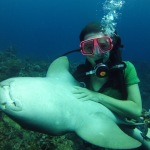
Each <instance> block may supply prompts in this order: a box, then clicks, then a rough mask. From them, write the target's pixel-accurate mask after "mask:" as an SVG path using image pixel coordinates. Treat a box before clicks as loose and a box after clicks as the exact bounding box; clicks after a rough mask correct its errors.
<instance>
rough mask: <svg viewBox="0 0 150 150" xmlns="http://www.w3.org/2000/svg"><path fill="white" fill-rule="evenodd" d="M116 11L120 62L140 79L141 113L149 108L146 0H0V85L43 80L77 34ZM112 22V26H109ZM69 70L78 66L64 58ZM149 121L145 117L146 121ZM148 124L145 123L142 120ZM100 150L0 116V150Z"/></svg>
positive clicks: (149, 1)
mask: <svg viewBox="0 0 150 150" xmlns="http://www.w3.org/2000/svg"><path fill="white" fill-rule="evenodd" d="M110 1H113V2H117V4H118V3H119V4H120V2H124V3H123V5H122V6H121V7H120V9H116V12H115V14H116V18H115V20H113V21H114V22H115V26H114V28H115V29H116V30H117V32H118V34H119V35H120V37H121V39H122V43H123V45H124V48H123V49H122V54H123V60H129V61H131V62H132V63H133V64H134V65H135V67H136V69H137V73H138V76H139V78H140V80H141V82H140V90H141V95H142V99H143V109H144V111H149V109H150V85H149V83H150V82H149V81H150V59H149V57H150V51H149V50H150V48H149V43H150V36H149V34H150V31H149V27H150V11H149V6H150V0H63V1H62V0H54V1H52V0H0V81H2V80H4V79H7V78H9V77H14V76H33V77H34V76H45V74H46V71H47V68H48V66H49V64H50V63H51V62H52V61H53V60H54V59H56V58H57V57H59V56H60V55H62V54H63V53H65V52H67V51H70V50H74V49H77V48H79V33H80V31H81V29H82V28H83V27H84V26H85V25H86V24H87V23H88V22H91V21H101V20H102V18H103V17H104V16H106V15H107V11H105V10H104V3H105V2H110ZM113 21H112V22H113ZM68 57H69V58H70V61H71V62H72V66H71V67H72V68H74V67H75V66H76V65H77V64H78V63H80V62H83V61H84V57H83V56H82V55H81V54H80V53H72V54H70V55H69V56H68ZM148 119H149V118H148ZM148 121H149V123H150V120H148ZM8 149H9V150H18V149H19V150H102V149H103V148H99V147H96V146H93V145H91V144H89V143H87V142H85V141H83V140H81V139H80V138H79V137H77V136H76V135H75V134H67V135H64V136H56V137H52V136H49V135H45V134H41V133H36V132H32V131H27V130H24V129H22V128H20V127H19V126H18V125H17V124H16V123H14V122H13V121H12V120H10V119H9V118H8V117H7V116H6V115H5V114H3V113H2V112H0V150H8Z"/></svg>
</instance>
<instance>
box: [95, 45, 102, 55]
mask: <svg viewBox="0 0 150 150" xmlns="http://www.w3.org/2000/svg"><path fill="white" fill-rule="evenodd" d="M94 54H95V55H100V54H101V52H100V49H99V47H98V46H95V47H94Z"/></svg>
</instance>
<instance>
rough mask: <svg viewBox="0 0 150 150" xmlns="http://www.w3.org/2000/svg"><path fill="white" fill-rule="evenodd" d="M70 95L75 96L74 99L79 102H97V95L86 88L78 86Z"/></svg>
mask: <svg viewBox="0 0 150 150" xmlns="http://www.w3.org/2000/svg"><path fill="white" fill-rule="evenodd" d="M72 93H73V94H74V95H75V97H76V98H77V99H79V100H81V101H88V100H91V101H95V102H98V95H97V94H98V93H97V92H94V91H91V90H88V89H87V88H82V87H79V86H74V90H73V91H72Z"/></svg>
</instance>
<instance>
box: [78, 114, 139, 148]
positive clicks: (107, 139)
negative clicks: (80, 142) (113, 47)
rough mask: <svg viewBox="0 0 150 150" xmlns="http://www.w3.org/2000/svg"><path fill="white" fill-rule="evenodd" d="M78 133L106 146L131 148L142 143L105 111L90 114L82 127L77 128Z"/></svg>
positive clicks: (84, 137)
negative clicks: (129, 134)
mask: <svg viewBox="0 0 150 150" xmlns="http://www.w3.org/2000/svg"><path fill="white" fill-rule="evenodd" d="M77 134H78V135H79V136H80V137H81V138H82V139H84V140H86V141H88V142H89V143H92V144H94V145H97V146H100V147H105V148H112V149H131V148H137V147H139V146H140V145H141V143H140V142H139V141H137V140H135V139H133V138H132V137H130V136H128V135H127V134H125V133H124V132H123V131H122V130H121V129H120V128H119V127H118V125H117V124H116V123H115V122H114V121H113V120H111V119H110V118H109V117H107V116H106V115H104V114H103V113H98V115H97V114H96V115H94V116H90V117H89V118H88V119H86V121H85V122H82V126H81V128H79V129H77Z"/></svg>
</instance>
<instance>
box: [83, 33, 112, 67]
mask: <svg viewBox="0 0 150 150" xmlns="http://www.w3.org/2000/svg"><path fill="white" fill-rule="evenodd" d="M103 36H105V35H104V34H103V33H102V32H100V33H90V34H87V35H86V36H85V37H84V40H90V39H93V38H101V37H103ZM109 55H110V52H105V53H101V52H100V51H99V50H97V48H96V47H95V48H94V53H93V55H87V56H86V58H87V60H88V61H89V62H90V63H91V64H92V66H95V65H96V63H95V61H96V60H99V59H102V60H103V63H105V62H106V61H107V60H108V59H109Z"/></svg>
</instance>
